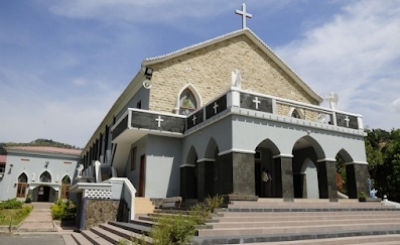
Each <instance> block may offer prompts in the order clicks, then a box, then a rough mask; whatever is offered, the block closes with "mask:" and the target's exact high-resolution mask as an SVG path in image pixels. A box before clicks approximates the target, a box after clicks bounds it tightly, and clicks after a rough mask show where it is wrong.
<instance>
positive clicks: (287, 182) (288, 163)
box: [279, 155, 294, 202]
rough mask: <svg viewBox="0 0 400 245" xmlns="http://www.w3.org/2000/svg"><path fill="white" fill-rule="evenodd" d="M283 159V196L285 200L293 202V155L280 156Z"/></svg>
mask: <svg viewBox="0 0 400 245" xmlns="http://www.w3.org/2000/svg"><path fill="white" fill-rule="evenodd" d="M279 158H280V160H281V178H282V198H283V200H284V201H285V202H293V200H294V191H293V169H292V157H290V156H282V155H280V156H279Z"/></svg>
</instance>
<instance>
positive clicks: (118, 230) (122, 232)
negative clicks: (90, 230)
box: [99, 224, 152, 244]
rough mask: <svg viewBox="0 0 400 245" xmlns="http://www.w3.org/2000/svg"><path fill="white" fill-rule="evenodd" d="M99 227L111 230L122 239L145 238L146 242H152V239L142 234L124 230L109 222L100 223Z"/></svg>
mask: <svg viewBox="0 0 400 245" xmlns="http://www.w3.org/2000/svg"><path fill="white" fill-rule="evenodd" d="M99 228H101V229H104V230H106V231H108V232H111V233H113V234H115V235H117V236H120V237H121V238H123V239H127V240H131V239H132V238H133V239H140V240H145V241H146V242H147V243H148V244H151V243H152V239H151V238H150V237H148V236H146V235H144V234H141V233H136V232H132V231H130V230H125V229H123V228H120V227H117V226H114V225H111V224H101V225H100V226H99Z"/></svg>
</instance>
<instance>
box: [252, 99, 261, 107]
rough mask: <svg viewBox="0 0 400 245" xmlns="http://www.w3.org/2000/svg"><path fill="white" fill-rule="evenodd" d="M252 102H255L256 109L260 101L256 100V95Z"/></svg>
mask: <svg viewBox="0 0 400 245" xmlns="http://www.w3.org/2000/svg"><path fill="white" fill-rule="evenodd" d="M253 102H254V103H256V109H257V110H258V105H259V104H260V103H261V101H259V100H258V97H256V99H254V100H253Z"/></svg>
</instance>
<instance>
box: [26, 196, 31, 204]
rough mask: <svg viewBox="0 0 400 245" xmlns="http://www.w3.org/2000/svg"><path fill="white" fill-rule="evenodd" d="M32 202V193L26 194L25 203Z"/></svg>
mask: <svg viewBox="0 0 400 245" xmlns="http://www.w3.org/2000/svg"><path fill="white" fill-rule="evenodd" d="M31 202H32V195H28V196H27V197H26V200H25V203H31Z"/></svg>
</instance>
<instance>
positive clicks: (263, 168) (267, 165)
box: [254, 139, 282, 198]
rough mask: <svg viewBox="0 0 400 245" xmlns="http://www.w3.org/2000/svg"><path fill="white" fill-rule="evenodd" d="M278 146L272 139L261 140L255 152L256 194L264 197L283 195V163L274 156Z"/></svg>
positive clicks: (278, 152) (277, 153)
mask: <svg viewBox="0 0 400 245" xmlns="http://www.w3.org/2000/svg"><path fill="white" fill-rule="evenodd" d="M279 154H280V151H279V149H278V147H277V146H276V145H275V144H274V142H272V141H271V140H270V139H265V140H263V141H261V142H260V143H259V144H258V145H257V147H256V149H255V154H254V180H255V181H254V182H255V194H256V195H257V196H259V197H263V198H271V197H282V183H281V182H282V177H281V165H280V164H281V163H280V161H279V159H274V156H276V155H279Z"/></svg>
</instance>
